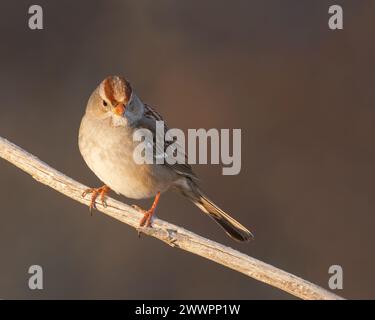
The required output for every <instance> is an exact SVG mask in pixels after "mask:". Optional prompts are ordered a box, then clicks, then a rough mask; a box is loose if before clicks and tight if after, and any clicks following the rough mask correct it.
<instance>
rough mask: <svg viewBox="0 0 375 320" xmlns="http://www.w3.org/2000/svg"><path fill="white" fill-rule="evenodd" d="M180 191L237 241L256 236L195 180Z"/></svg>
mask: <svg viewBox="0 0 375 320" xmlns="http://www.w3.org/2000/svg"><path fill="white" fill-rule="evenodd" d="M180 191H181V192H182V193H183V194H184V195H185V196H187V197H188V198H189V199H190V200H191V201H192V202H193V203H194V204H195V205H196V206H197V207H199V208H200V209H201V210H202V211H203V212H204V213H206V214H207V215H208V216H209V217H211V218H212V219H214V220H215V221H216V222H217V223H218V224H219V225H220V226H221V227H222V228H223V229H224V230H225V232H226V233H227V234H228V235H229V236H230V237H231V238H233V239H235V240H237V241H249V240H251V239H253V238H254V236H253V234H252V233H251V232H250V231H249V230H248V229H246V228H245V227H244V226H243V225H242V224H241V223H239V222H238V221H237V220H235V219H233V218H232V217H231V216H230V215H229V214H227V213H226V212H224V211H223V210H221V209H220V208H219V207H218V206H217V205H216V204H214V203H213V202H212V201H211V200H210V199H208V198H207V196H206V195H204V194H203V193H202V191H201V190H200V189H199V188H198V187H197V185H196V184H195V183H194V182H192V181H189V188H188V190H187V188H183V189H180Z"/></svg>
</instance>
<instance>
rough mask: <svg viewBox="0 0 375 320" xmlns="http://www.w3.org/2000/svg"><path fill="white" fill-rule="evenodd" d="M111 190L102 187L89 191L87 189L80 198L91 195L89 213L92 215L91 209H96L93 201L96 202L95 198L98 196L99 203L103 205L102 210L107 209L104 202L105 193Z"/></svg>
mask: <svg viewBox="0 0 375 320" xmlns="http://www.w3.org/2000/svg"><path fill="white" fill-rule="evenodd" d="M110 190H111V189H110V188H109V187H108V186H106V185H104V186H102V187H100V188H90V189H87V190H85V191H84V192H83V193H82V197H86V195H88V194H90V193H92V195H91V202H90V213H91V214H92V209H95V208H96V205H95V201H96V198H97V197H98V196H100V201H101V203H102V205H103V207H104V208H106V207H107V202H106V201H105V197H106V195H107V193H108V192H109V191H110Z"/></svg>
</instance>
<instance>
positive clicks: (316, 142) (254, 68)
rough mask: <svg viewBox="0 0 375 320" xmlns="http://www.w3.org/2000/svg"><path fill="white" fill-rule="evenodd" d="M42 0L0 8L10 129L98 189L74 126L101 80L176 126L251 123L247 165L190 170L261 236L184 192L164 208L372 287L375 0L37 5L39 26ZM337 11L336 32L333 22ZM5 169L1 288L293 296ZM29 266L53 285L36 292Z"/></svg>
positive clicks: (264, 253) (202, 228) (310, 273)
mask: <svg viewBox="0 0 375 320" xmlns="http://www.w3.org/2000/svg"><path fill="white" fill-rule="evenodd" d="M31 4H35V3H34V2H30V1H10V0H3V1H1V4H0V12H1V14H2V18H1V19H0V35H1V52H0V66H1V74H0V87H1V108H0V136H3V137H6V138H8V139H10V140H11V141H12V142H14V143H16V144H18V145H20V146H22V147H24V148H26V150H28V151H30V152H32V153H33V154H35V155H37V156H38V157H40V158H41V159H43V160H44V161H46V162H47V163H49V164H50V165H52V166H54V167H55V168H57V169H58V170H61V171H62V172H64V173H66V174H68V175H70V176H72V177H74V178H75V179H77V180H79V181H81V182H84V183H86V184H88V185H90V186H97V185H99V181H98V179H97V178H96V177H95V176H94V174H93V173H92V172H91V171H90V170H89V169H88V167H87V166H86V165H85V163H84V161H83V159H82V158H81V156H80V153H79V150H78V146H77V134H78V128H79V123H80V120H81V117H82V115H83V112H84V109H85V105H86V102H87V99H88V97H89V94H90V93H91V91H92V90H93V89H94V88H95V86H96V85H97V84H98V83H99V82H100V81H101V80H102V79H103V78H104V77H105V76H107V75H109V74H123V75H125V76H126V77H127V78H129V79H130V80H131V82H132V84H133V86H134V87H135V88H136V91H137V93H138V94H139V95H140V96H141V97H142V99H143V100H144V101H145V102H147V103H150V104H152V105H155V106H157V107H158V110H159V111H160V112H161V113H162V114H163V115H164V117H165V118H166V120H167V122H168V124H169V126H170V127H180V128H183V129H187V128H200V127H202V128H207V129H208V128H241V129H242V171H241V173H240V175H237V176H222V175H221V167H220V166H204V165H202V166H195V169H196V171H197V172H198V174H199V175H200V176H201V178H202V181H203V188H204V189H205V190H206V191H207V193H208V194H209V195H211V197H212V198H213V199H214V200H216V201H217V202H218V204H219V205H221V206H222V207H223V208H224V209H226V210H228V211H229V212H231V213H232V214H233V215H234V216H235V217H237V218H239V220H240V221H241V222H242V223H243V224H245V225H246V226H249V227H250V228H251V230H252V231H254V233H255V235H256V240H255V241H254V242H252V243H250V244H245V245H241V244H237V243H235V242H233V241H231V240H230V239H229V238H227V237H226V235H225V234H224V233H223V232H222V231H221V230H220V229H219V227H218V226H216V224H214V223H213V222H212V221H211V220H210V219H208V218H207V217H205V216H204V215H202V214H201V213H200V212H199V209H198V208H196V207H195V206H193V205H192V204H191V203H189V202H188V201H186V200H185V199H183V198H182V197H180V196H179V195H177V194H174V193H167V194H165V195H164V196H163V197H162V201H161V203H160V207H159V210H158V216H159V217H161V218H162V219H165V220H168V221H171V222H173V223H177V224H179V225H181V226H184V227H186V228H188V229H191V230H193V231H194V232H197V233H199V234H201V235H204V236H207V237H209V238H212V239H214V240H217V241H220V242H223V243H225V244H227V245H229V246H232V247H234V248H236V249H239V250H240V251H242V252H244V253H247V254H250V255H252V256H254V257H257V258H259V259H261V260H264V261H266V262H269V263H272V264H274V265H276V266H278V267H280V268H283V269H285V270H287V271H289V272H292V273H295V274H296V275H299V276H301V277H304V278H306V279H308V280H310V281H312V282H315V283H317V284H319V285H321V286H323V287H326V288H327V287H328V279H329V275H328V268H329V266H331V265H333V264H339V265H341V266H342V267H343V269H344V290H343V291H341V292H338V293H339V294H341V295H344V296H345V297H347V298H375V287H374V274H373V270H374V269H375V254H374V251H373V241H374V239H375V235H374V233H373V228H374V223H375V215H374V209H375V200H374V197H373V194H374V180H375V170H374V161H375V149H374V146H373V137H374V134H375V129H374V116H375V112H374V101H375V90H374V88H373V87H374V78H373V77H374V76H373V74H374V65H375V63H374V54H375V43H374V40H373V33H374V27H375V20H374V15H375V2H374V1H372V0H367V1H365V0H363V1H338V0H337V1H314V0H304V1H299V0H283V1H281V0H279V1H261V0H257V1H232V2H229V1H199V2H198V1H179V2H176V1H172V0H170V1H165V0H160V1H151V0H150V1H120V0H118V1H114V0H113V1H107V0H106V1H95V2H93V1H88V0H86V1H72V0H69V1H64V2H62V1H59V2H57V1H37V4H39V5H41V6H42V7H43V9H44V30H42V31H31V30H29V29H28V17H29V16H28V14H27V11H28V8H29V6H30V5H31ZM331 4H340V5H342V6H343V9H344V30H343V31H331V30H329V29H328V25H327V22H328V18H329V15H328V7H329V5H331ZM0 177H1V186H0V202H1V206H0V212H1V213H0V214H1V216H0V218H1V223H0V252H1V261H0V298H4V299H7V298H17V299H19V298H32V299H44V298H56V299H67V298H72V299H75V298H79V299H84V298H105V299H110V298H114V299H151V298H156V299H171V298H175V299H179V298H188V299H194V298H197V299H201V298H202V299H203V298H206V299H209V298H210V299H219V298H220V299H224V298H228V299H237V298H238V299H281V298H282V299H290V298H292V297H291V296H289V295H288V294H286V293H283V292H280V291H279V290H277V289H274V288H271V287H269V286H266V285H264V284H261V283H259V282H257V281H254V280H251V279H248V278H246V277H245V276H243V275H241V274H237V273H236V272H233V271H231V270H229V269H226V268H224V267H222V266H219V265H216V264H214V263H212V262H209V261H207V260H204V259H202V258H199V257H197V256H194V255H191V254H187V253H184V252H182V251H178V250H174V249H171V248H169V247H168V246H166V245H164V244H162V243H161V242H159V241H156V240H154V239H151V238H144V237H143V238H141V239H138V237H137V234H136V232H135V231H134V230H133V229H130V228H129V227H127V226H126V225H123V224H121V223H119V222H117V221H114V220H112V219H110V218H108V217H106V216H104V215H102V214H100V213H95V214H94V215H93V216H92V217H90V215H89V213H88V209H87V208H86V207H84V206H82V205H80V204H78V203H76V202H74V201H72V200H70V199H68V198H66V197H64V196H62V195H60V194H58V193H56V192H55V191H52V190H51V189H49V188H46V187H44V186H42V185H41V184H38V183H36V182H35V181H34V180H33V179H31V178H30V177H29V176H27V175H26V174H24V173H22V172H21V171H20V170H18V169H16V168H15V167H13V166H12V165H10V164H8V163H6V162H5V161H3V160H1V161H0ZM122 199H123V200H124V201H126V202H128V203H134V201H131V200H128V199H124V198H122ZM138 204H141V205H144V206H148V205H149V204H150V201H142V202H141V203H138ZM32 264H39V265H41V266H42V267H43V268H44V286H45V289H44V290H42V291H30V290H29V289H28V286H27V280H28V277H29V275H28V274H27V270H28V268H29V266H30V265H32Z"/></svg>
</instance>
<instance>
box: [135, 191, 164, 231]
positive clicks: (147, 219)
mask: <svg viewBox="0 0 375 320" xmlns="http://www.w3.org/2000/svg"><path fill="white" fill-rule="evenodd" d="M159 198H160V192H158V193H157V194H156V196H155V200H154V203H153V204H152V206H151V208H150V209H149V210H147V211H144V216H143V218H142V220H141V221H140V223H139V226H140V227H150V228H151V227H152V226H151V219H152V216H153V215H154V213H155V210H156V207H157V205H158V202H159Z"/></svg>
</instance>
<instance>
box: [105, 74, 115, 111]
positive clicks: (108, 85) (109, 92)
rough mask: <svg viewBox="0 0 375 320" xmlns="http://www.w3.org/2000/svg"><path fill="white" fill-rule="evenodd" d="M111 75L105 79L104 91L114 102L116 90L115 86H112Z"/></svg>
mask: <svg viewBox="0 0 375 320" xmlns="http://www.w3.org/2000/svg"><path fill="white" fill-rule="evenodd" d="M111 79H112V78H111V77H108V78H106V79H105V80H104V86H103V87H104V93H105V96H106V97H107V99H108V100H109V101H110V102H111V103H112V104H114V103H115V102H116V100H115V97H114V91H113V86H112V81H111Z"/></svg>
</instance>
